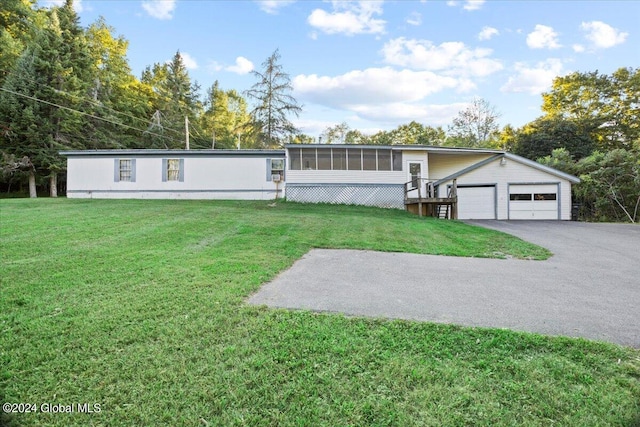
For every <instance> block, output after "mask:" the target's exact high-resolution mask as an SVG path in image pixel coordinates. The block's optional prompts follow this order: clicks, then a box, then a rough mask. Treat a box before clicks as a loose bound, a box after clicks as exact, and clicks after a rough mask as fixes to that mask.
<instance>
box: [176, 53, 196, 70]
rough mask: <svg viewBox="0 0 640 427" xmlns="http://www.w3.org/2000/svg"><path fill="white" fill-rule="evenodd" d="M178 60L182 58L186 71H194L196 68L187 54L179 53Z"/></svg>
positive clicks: (193, 61)
mask: <svg viewBox="0 0 640 427" xmlns="http://www.w3.org/2000/svg"><path fill="white" fill-rule="evenodd" d="M180 58H182V63H183V64H184V66H185V67H186V68H187V70H195V69H197V68H198V63H197V62H196V60H195V59H193V57H192V56H191V55H189V54H188V53H187V52H180Z"/></svg>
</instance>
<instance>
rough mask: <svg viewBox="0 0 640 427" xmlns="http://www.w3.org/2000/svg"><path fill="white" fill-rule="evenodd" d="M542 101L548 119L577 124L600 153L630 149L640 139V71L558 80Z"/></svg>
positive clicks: (555, 80)
mask: <svg viewBox="0 0 640 427" xmlns="http://www.w3.org/2000/svg"><path fill="white" fill-rule="evenodd" d="M542 98H543V105H542V110H543V111H544V112H545V113H546V115H547V117H551V118H556V117H561V118H564V119H569V120H571V121H573V122H574V123H576V125H577V126H579V127H580V128H581V131H582V132H583V133H586V134H589V135H590V136H591V137H592V139H593V140H594V143H595V144H596V146H597V147H598V148H599V149H604V150H607V149H615V148H627V149H629V148H631V147H632V146H633V144H634V142H635V141H637V140H638V139H639V138H640V125H638V123H640V68H636V69H632V68H620V69H618V70H617V71H615V72H614V73H613V74H612V75H611V76H609V75H606V74H600V73H598V71H594V72H587V73H580V72H576V73H572V74H569V75H567V76H564V77H557V78H556V79H554V81H553V87H552V88H551V90H550V91H549V92H547V93H544V94H543V95H542Z"/></svg>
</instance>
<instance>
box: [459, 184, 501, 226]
mask: <svg viewBox="0 0 640 427" xmlns="http://www.w3.org/2000/svg"><path fill="white" fill-rule="evenodd" d="M458 218H459V219H496V190H495V187H494V186H490V187H460V186H458Z"/></svg>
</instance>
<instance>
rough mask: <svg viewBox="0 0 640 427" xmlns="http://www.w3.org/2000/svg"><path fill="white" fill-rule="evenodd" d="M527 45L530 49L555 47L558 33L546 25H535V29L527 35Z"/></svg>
mask: <svg viewBox="0 0 640 427" xmlns="http://www.w3.org/2000/svg"><path fill="white" fill-rule="evenodd" d="M527 46H529V47H530V48H531V49H544V48H547V49H557V48H559V47H560V44H558V33H556V32H555V31H554V30H553V28H551V27H547V26H546V25H540V24H538V25H536V28H535V30H533V32H531V33H529V34H528V35H527Z"/></svg>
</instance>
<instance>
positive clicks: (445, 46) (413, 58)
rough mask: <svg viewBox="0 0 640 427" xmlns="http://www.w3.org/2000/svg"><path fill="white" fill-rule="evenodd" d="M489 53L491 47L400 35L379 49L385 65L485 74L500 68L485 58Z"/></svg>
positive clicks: (499, 65) (497, 63)
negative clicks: (471, 47)
mask: <svg viewBox="0 0 640 427" xmlns="http://www.w3.org/2000/svg"><path fill="white" fill-rule="evenodd" d="M492 52H493V51H492V50H491V49H483V48H477V49H470V48H468V47H467V46H465V44H464V43H462V42H445V43H442V44H440V45H438V46H436V45H434V44H433V43H432V42H430V41H429V40H415V39H410V40H409V39H405V38H404V37H400V38H397V39H393V40H390V41H388V42H387V43H385V45H384V47H383V48H382V54H383V55H384V61H385V62H386V63H388V64H392V65H399V66H403V67H410V68H413V69H418V70H434V71H435V70H441V71H445V72H447V73H448V74H454V75H471V76H487V75H489V74H492V73H494V72H496V71H499V70H501V69H502V68H503V67H502V64H501V63H500V61H498V60H495V59H491V58H489V55H491V53H492Z"/></svg>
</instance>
